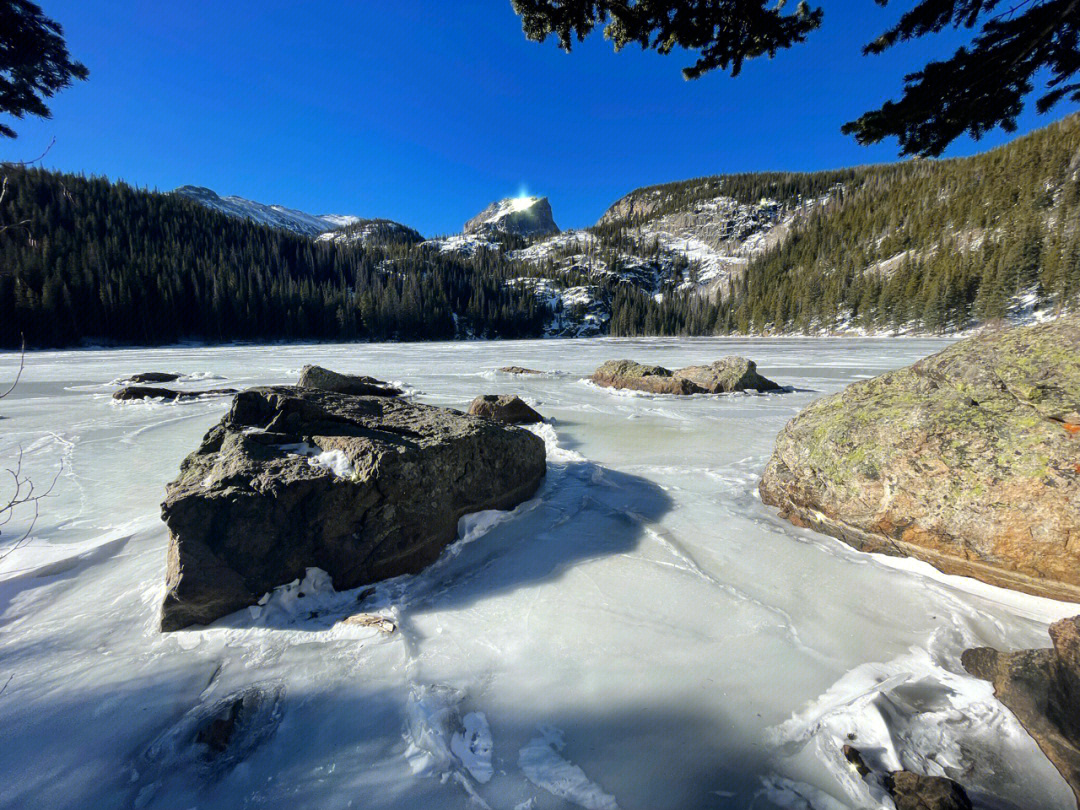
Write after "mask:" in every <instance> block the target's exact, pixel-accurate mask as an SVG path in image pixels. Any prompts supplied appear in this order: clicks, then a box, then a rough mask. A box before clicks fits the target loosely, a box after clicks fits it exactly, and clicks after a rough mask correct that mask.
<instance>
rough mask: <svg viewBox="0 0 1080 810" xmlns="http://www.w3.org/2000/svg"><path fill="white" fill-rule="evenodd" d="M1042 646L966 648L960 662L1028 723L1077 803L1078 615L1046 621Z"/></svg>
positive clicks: (1079, 750) (1079, 794) (1079, 772)
mask: <svg viewBox="0 0 1080 810" xmlns="http://www.w3.org/2000/svg"><path fill="white" fill-rule="evenodd" d="M1050 639H1051V641H1052V642H1053V644H1054V646H1053V648H1051V649H1043V650H1020V651H1019V652H998V651H997V650H995V649H992V648H990V647H976V648H975V649H972V650H965V651H964V655H963V658H962V661H963V664H964V668H965V669H967V671H968V672H970V673H971V674H972V675H974V676H975V677H977V678H982V679H984V680H987V681H990V682H991V683H992V684H993V685H994V695H995V696H996V697H997V698H998V700H1000V701H1001V702H1002V703H1004V704H1005V705H1006V706H1008V707H1009V711H1011V712H1012V713H1013V714H1015V715H1016V718H1017V719H1018V720H1019V721H1020V722H1021V723H1022V724H1023V726H1024V728H1025V729H1027V731H1028V733H1029V734H1030V735H1031V736H1032V737H1033V738H1034V740H1035V742H1037V743H1038V744H1039V748H1041V749H1042V750H1043V753H1044V754H1046V756H1047V758H1048V759H1049V760H1050V761H1051V762H1052V763H1054V767H1055V768H1057V769H1058V771H1059V772H1060V773H1061V775H1062V776H1063V777H1065V781H1066V782H1068V783H1069V786H1070V787H1071V788H1072V789H1073V793H1075V794H1076V798H1077V803H1078V805H1080V616H1074V617H1073V618H1071V619H1062V620H1061V621H1059V622H1056V623H1054V624H1052V625H1051V626H1050Z"/></svg>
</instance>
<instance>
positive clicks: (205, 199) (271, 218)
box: [173, 186, 360, 236]
mask: <svg viewBox="0 0 1080 810" xmlns="http://www.w3.org/2000/svg"><path fill="white" fill-rule="evenodd" d="M173 193H174V194H178V195H180V196H183V197H188V198H190V199H192V200H195V201H196V202H198V203H199V204H201V205H204V206H206V207H207V208H211V209H213V210H215V211H220V212H221V213H223V214H228V215H229V216H231V217H236V218H238V219H247V220H250V221H252V222H258V223H259V224H261V225H270V226H273V227H275V228H285V229H286V230H290V231H293V232H295V233H299V234H302V235H304V236H316V235H318V234H320V233H325V232H326V231H332V230H334V229H336V228H341V227H344V226H345V225H351V224H353V223H354V222H359V221H360V217H355V216H351V215H345V214H321V215H315V214H307V213H305V212H303V211H297V210H296V209H295V208H286V207H285V206H283V205H265V204H263V203H260V202H255V201H253V200H246V199H244V198H243V197H235V196H228V197H221V196H218V194H216V193H215V192H214V191H212V190H210V189H208V188H203V187H200V186H181V187H180V188H178V189H176V190H175V191H174V192H173Z"/></svg>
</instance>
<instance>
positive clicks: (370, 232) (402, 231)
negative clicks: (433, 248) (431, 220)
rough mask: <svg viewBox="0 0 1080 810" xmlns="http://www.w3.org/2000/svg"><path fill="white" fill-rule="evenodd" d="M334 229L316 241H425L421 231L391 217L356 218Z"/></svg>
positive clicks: (345, 243)
mask: <svg viewBox="0 0 1080 810" xmlns="http://www.w3.org/2000/svg"><path fill="white" fill-rule="evenodd" d="M349 219H352V220H354V221H353V222H351V223H346V224H345V225H344V226H342V227H340V228H338V229H337V230H334V231H328V232H327V233H324V234H320V235H319V236H317V237H315V241H316V242H336V243H337V244H339V245H355V244H361V245H369V244H386V243H391V242H392V243H402V244H407V245H414V244H416V243H418V242H423V241H424V237H423V236H421V235H420V232H419V231H417V230H415V229H413V228H410V227H409V226H408V225H402V224H401V223H400V222H394V221H393V220H390V219H356V217H349Z"/></svg>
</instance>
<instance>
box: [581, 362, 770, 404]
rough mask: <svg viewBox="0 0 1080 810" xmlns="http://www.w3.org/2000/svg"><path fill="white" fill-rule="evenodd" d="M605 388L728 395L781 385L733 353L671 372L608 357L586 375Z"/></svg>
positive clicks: (661, 368) (658, 367)
mask: <svg viewBox="0 0 1080 810" xmlns="http://www.w3.org/2000/svg"><path fill="white" fill-rule="evenodd" d="M589 379H590V380H592V382H594V383H596V384H597V385H599V386H602V387H604V388H629V389H631V390H634V391H645V392H647V393H650V394H731V393H736V392H739V391H750V390H752V391H777V390H780V386H779V385H777V384H776V383H774V382H773V381H772V380H770V379H767V378H765V377H762V376H761V375H760V374H758V373H757V365H756V364H755V363H754V361H753V360H747V359H746V358H745V357H736V356H734V355H731V356H728V357H724V358H721V359H720V360H717V361H716V362H714V363H712V364H711V365H708V366H687V367H686V368H680V369H678V370H677V371H671V370H670V369H667V368H664V367H663V366H646V365H642V364H641V363H637V362H635V361H633V360H608V361H607V362H606V363H604V364H603V365H602V366H600V368H598V369H597V370H596V371H595V372H593V375H592V377H590V378H589Z"/></svg>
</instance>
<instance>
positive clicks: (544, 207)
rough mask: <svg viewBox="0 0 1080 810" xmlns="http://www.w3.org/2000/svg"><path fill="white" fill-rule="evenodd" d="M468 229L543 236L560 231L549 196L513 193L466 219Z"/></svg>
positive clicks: (475, 231) (479, 231)
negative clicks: (527, 195)
mask: <svg viewBox="0 0 1080 810" xmlns="http://www.w3.org/2000/svg"><path fill="white" fill-rule="evenodd" d="M464 232H465V233H480V234H484V233H492V232H496V233H508V234H513V235H515V236H525V237H530V236H542V235H544V234H549V233H558V232H559V226H558V225H556V224H555V219H554V217H553V215H552V213H551V203H549V202H548V199H547V197H512V198H509V199H505V200H499V201H498V202H493V203H492V204H491V205H489V206H488V207H487V208H485V209H484V210H483V211H481V212H480V213H479V214H477V215H476V216H475V217H473V218H472V219H470V220H469V221H468V222H466V223H465V228H464Z"/></svg>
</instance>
